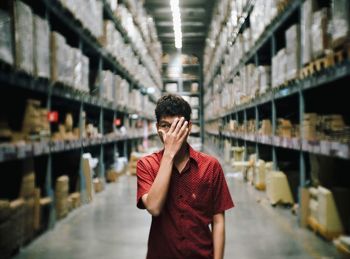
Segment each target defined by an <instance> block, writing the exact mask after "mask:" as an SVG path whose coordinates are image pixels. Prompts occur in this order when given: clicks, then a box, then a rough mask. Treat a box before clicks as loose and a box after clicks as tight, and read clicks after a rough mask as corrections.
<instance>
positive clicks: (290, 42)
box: [286, 25, 300, 80]
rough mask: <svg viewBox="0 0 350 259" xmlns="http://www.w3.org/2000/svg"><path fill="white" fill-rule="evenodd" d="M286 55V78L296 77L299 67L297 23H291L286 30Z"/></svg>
mask: <svg viewBox="0 0 350 259" xmlns="http://www.w3.org/2000/svg"><path fill="white" fill-rule="evenodd" d="M286 55H287V57H286V58H287V61H286V63H287V68H286V71H287V74H286V80H291V79H296V78H297V77H298V72H299V68H300V66H299V63H300V34H299V25H293V26H291V27H290V28H289V29H288V30H287V31H286Z"/></svg>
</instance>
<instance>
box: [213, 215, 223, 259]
mask: <svg viewBox="0 0 350 259" xmlns="http://www.w3.org/2000/svg"><path fill="white" fill-rule="evenodd" d="M213 244H214V259H223V258H224V250H225V216H224V214H223V213H222V214H218V215H215V216H214V220H213Z"/></svg>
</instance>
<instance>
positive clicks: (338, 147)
mask: <svg viewBox="0 0 350 259" xmlns="http://www.w3.org/2000/svg"><path fill="white" fill-rule="evenodd" d="M206 133H207V134H209V135H212V136H216V137H218V136H219V133H218V132H213V131H206ZM222 136H224V137H227V138H233V139H241V140H245V141H250V142H256V143H259V144H264V145H269V146H273V147H281V148H285V149H291V150H295V151H302V152H308V153H312V154H317V155H323V156H330V157H334V158H340V159H346V160H350V145H349V144H345V143H340V142H335V141H328V140H320V141H309V140H304V139H300V138H284V137H279V136H261V135H255V134H242V133H233V132H223V133H222Z"/></svg>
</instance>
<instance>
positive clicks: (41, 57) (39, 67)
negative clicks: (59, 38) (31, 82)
mask: <svg viewBox="0 0 350 259" xmlns="http://www.w3.org/2000/svg"><path fill="white" fill-rule="evenodd" d="M34 74H35V75H36V76H39V77H45V78H49V77H50V27H49V23H48V22H47V20H45V19H42V18H41V17H39V16H37V15H34Z"/></svg>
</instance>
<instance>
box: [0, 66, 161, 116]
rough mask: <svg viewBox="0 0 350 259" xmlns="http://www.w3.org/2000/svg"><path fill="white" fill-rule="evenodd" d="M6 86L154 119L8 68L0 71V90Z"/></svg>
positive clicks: (59, 84) (68, 87)
mask: <svg viewBox="0 0 350 259" xmlns="http://www.w3.org/2000/svg"><path fill="white" fill-rule="evenodd" d="M0 65H1V62H0ZM7 85H8V86H9V87H18V88H22V89H26V90H31V91H34V92H38V93H43V94H47V95H49V94H51V95H52V96H55V97H61V98H64V99H67V100H71V101H75V102H78V103H83V104H85V105H91V106H96V107H101V108H103V109H106V110H112V111H119V112H123V113H137V114H139V116H140V117H142V118H145V119H148V120H154V118H153V117H152V116H150V115H145V114H140V113H139V112H137V111H134V110H132V109H130V108H127V107H124V106H120V105H115V104H114V103H113V102H110V101H108V100H105V99H103V98H99V97H96V96H91V95H90V94H88V93H83V92H82V91H79V90H76V89H74V88H72V87H70V86H67V85H64V84H61V83H54V82H51V81H50V80H48V79H45V78H37V77H34V76H32V75H29V74H27V73H25V72H19V71H14V70H12V69H10V68H9V69H7V70H6V71H4V70H2V69H0V88H2V87H7Z"/></svg>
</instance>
